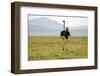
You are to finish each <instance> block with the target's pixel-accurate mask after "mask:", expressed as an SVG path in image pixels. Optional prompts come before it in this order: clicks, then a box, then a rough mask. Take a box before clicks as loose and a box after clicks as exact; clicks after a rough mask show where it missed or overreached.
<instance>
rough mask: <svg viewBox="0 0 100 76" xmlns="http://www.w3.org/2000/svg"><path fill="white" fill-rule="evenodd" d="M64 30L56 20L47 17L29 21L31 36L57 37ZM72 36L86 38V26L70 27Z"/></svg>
mask: <svg viewBox="0 0 100 76" xmlns="http://www.w3.org/2000/svg"><path fill="white" fill-rule="evenodd" d="M62 30H63V25H62V24H61V23H59V22H57V21H55V20H51V19H49V18H46V17H41V18H36V19H32V20H29V35H36V36H37V35H41V36H42V35H56V36H59V35H60V32H61V31H62ZM69 31H70V33H71V35H74V36H86V35H87V32H88V29H87V27H86V26H81V27H69Z"/></svg>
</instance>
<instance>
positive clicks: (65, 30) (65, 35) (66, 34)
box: [60, 20, 70, 50]
mask: <svg viewBox="0 0 100 76" xmlns="http://www.w3.org/2000/svg"><path fill="white" fill-rule="evenodd" d="M63 23H64V25H63V30H62V31H61V33H60V36H61V38H62V40H63V43H64V44H63V48H62V50H64V47H65V43H66V40H67V39H68V37H69V36H70V32H69V30H68V27H65V20H63Z"/></svg>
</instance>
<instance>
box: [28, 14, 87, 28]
mask: <svg viewBox="0 0 100 76" xmlns="http://www.w3.org/2000/svg"><path fill="white" fill-rule="evenodd" d="M41 17H46V18H48V19H50V20H54V21H57V22H59V23H60V24H63V22H62V21H63V20H65V26H67V27H76V26H88V17H82V16H79V17H77V16H63V17H62V16H46V15H39V16H37V15H33V16H32V15H30V16H29V20H32V19H37V18H41Z"/></svg>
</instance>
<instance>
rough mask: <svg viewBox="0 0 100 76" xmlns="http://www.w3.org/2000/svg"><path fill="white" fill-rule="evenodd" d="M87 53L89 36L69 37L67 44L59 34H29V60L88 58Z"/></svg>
mask: <svg viewBox="0 0 100 76" xmlns="http://www.w3.org/2000/svg"><path fill="white" fill-rule="evenodd" d="M63 48H64V49H63ZM87 54H88V52H87V37H69V39H68V40H67V41H66V44H65V46H63V41H62V39H61V38H60V37H58V36H29V38H28V60H29V61H30V60H51V59H52V60H55V59H78V58H87V57H88V55H87Z"/></svg>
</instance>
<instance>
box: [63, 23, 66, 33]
mask: <svg viewBox="0 0 100 76" xmlns="http://www.w3.org/2000/svg"><path fill="white" fill-rule="evenodd" d="M63 29H64V31H66V27H65V23H64V25H63Z"/></svg>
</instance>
